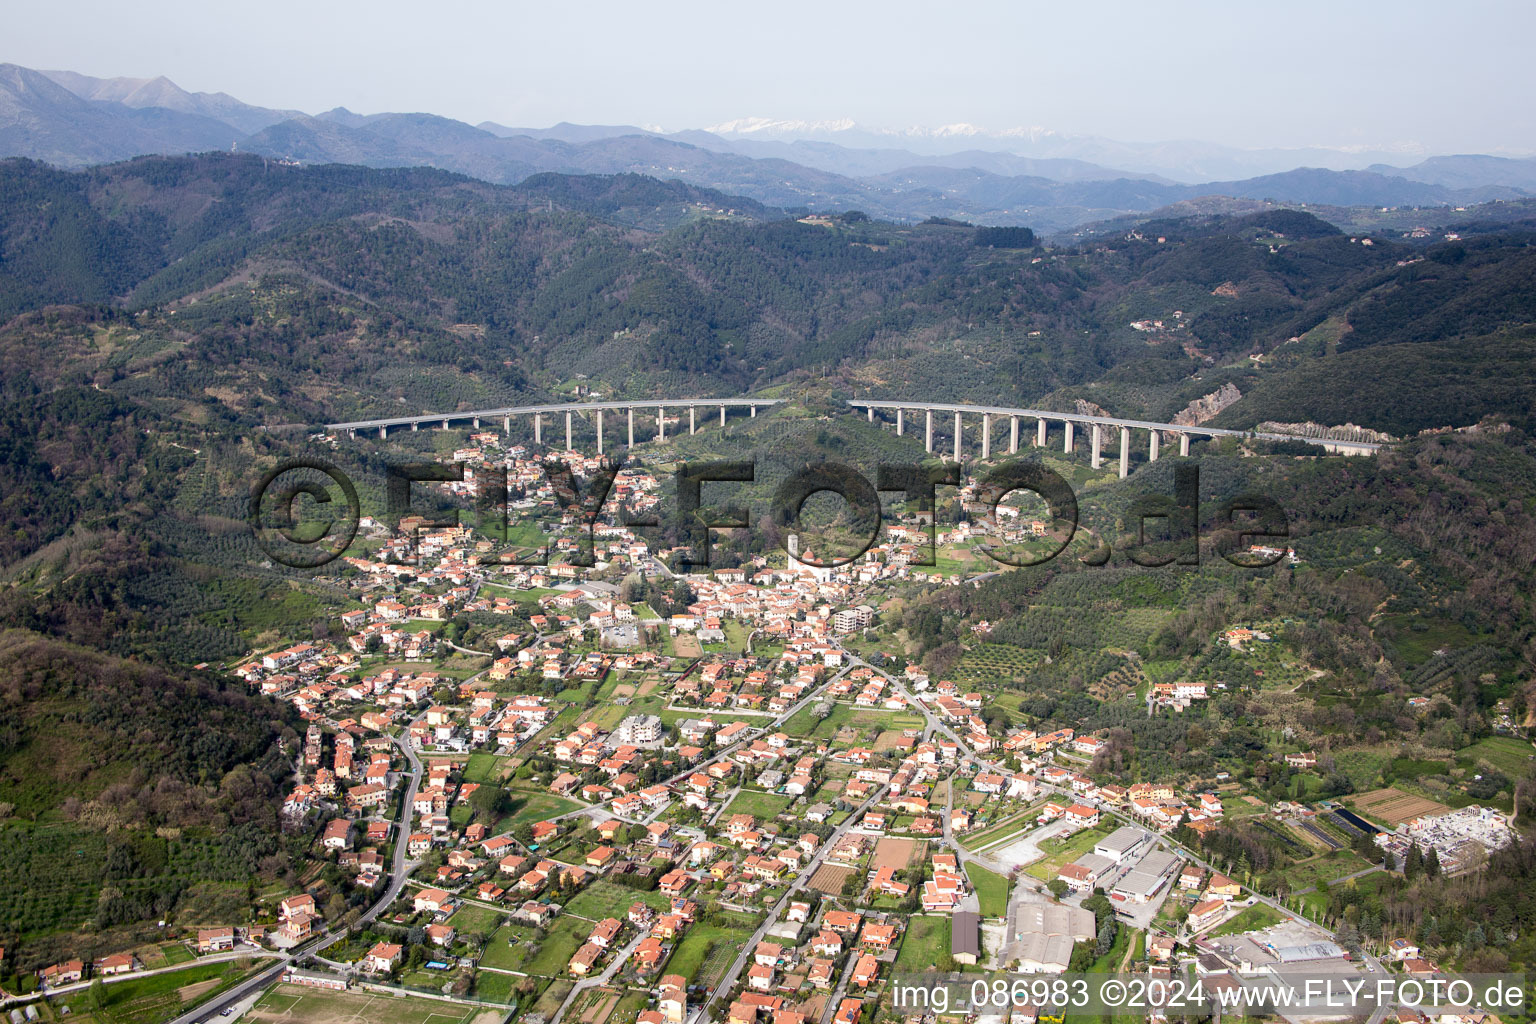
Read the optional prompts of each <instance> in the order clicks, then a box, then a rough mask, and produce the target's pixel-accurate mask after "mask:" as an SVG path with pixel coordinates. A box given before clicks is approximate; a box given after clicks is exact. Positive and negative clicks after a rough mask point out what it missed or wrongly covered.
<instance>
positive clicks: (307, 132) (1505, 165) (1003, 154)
mask: <svg viewBox="0 0 1536 1024" xmlns="http://www.w3.org/2000/svg"><path fill="white" fill-rule="evenodd" d="M984 146H996V147H997V148H995V149H987V148H978V147H984ZM230 148H235V149H238V150H241V151H245V152H252V153H257V154H260V155H263V156H267V157H272V158H279V159H285V160H293V161H299V162H301V163H306V164H312V163H348V164H360V165H364V166H369V167H399V166H431V167H438V168H442V169H445V170H450V171H456V172H459V173H462V174H466V175H469V176H471V177H475V178H479V179H482V180H484V181H489V182H493V183H497V184H515V183H517V182H520V181H522V180H524V179H526V178H527V177H529V176H530V175H533V174H537V173H540V172H546V171H555V172H560V173H566V174H614V173H637V174H645V175H650V176H653V177H657V178H661V179H664V180H667V179H676V180H679V181H682V182H685V183H687V184H690V185H695V186H700V187H705V188H711V189H718V190H721V191H723V192H727V193H731V194H736V195H741V196H745V197H748V198H750V199H753V200H756V201H758V202H760V203H763V204H766V205H769V206H774V207H780V208H783V209H788V210H797V209H808V210H825V209H851V208H857V209H862V210H864V211H865V212H867V213H869V214H871V215H873V216H877V217H882V218H887V219H891V220H897V221H913V220H922V219H924V218H928V217H948V218H955V219H962V220H970V221H974V222H977V223H986V224H1028V225H1030V226H1032V227H1035V228H1037V229H1042V230H1047V231H1055V230H1062V229H1066V228H1071V227H1075V226H1077V225H1081V224H1085V223H1090V222H1095V221H1100V220H1106V219H1110V218H1113V217H1117V216H1122V215H1125V214H1131V213H1144V212H1148V211H1151V210H1155V209H1158V208H1161V207H1164V206H1167V205H1169V204H1172V203H1178V202H1182V201H1187V200H1190V199H1195V198H1198V197H1202V196H1209V195H1222V196H1230V197H1233V198H1238V199H1270V200H1276V201H1280V202H1289V203H1316V204H1328V205H1334V206H1444V205H1464V204H1471V203H1480V202H1489V201H1493V200H1498V199H1519V198H1524V197H1526V196H1528V195H1533V194H1536V159H1509V158H1504V157H1496V156H1481V155H1474V156H1439V157H1431V158H1429V159H1427V160H1424V161H1422V162H1420V163H1418V164H1415V165H1414V166H1411V167H1395V166H1392V165H1390V164H1386V163H1379V162H1378V163H1372V164H1370V165H1369V166H1366V167H1363V168H1361V167H1348V166H1341V165H1343V164H1348V163H1350V162H1358V161H1360V160H1362V159H1373V158H1374V157H1375V156H1386V154H1342V153H1340V152H1338V151H1332V150H1293V151H1278V150H1273V151H1245V150H1237V149H1232V148H1230V147H1220V146H1212V145H1209V144H1204V143H1166V144H1155V145H1153V144H1148V145H1139V144H1125V143H1115V142H1112V141H1110V140H1103V139H1092V138H1088V137H1074V136H1063V135H1059V134H1056V133H1052V132H1047V131H1043V130H1016V131H1012V132H1002V133H987V132H983V131H982V130H980V129H975V128H973V127H971V126H968V125H951V126H947V127H946V128H942V129H933V130H916V129H913V130H908V131H903V132H877V131H869V130H865V129H862V128H860V127H859V126H857V125H854V124H853V123H852V122H828V123H801V122H774V121H764V120H762V119H747V120H742V121H735V122H730V123H728V124H723V125H717V126H715V128H714V129H713V130H711V131H702V130H693V131H684V132H677V133H670V134H664V133H659V132H655V131H647V130H645V129H642V128H638V127H634V126H628V125H608V126H605V125H574V124H558V125H555V126H554V127H552V128H543V129H532V128H516V127H507V126H504V125H498V124H494V123H490V122H486V123H483V124H480V125H469V124H465V123H464V122H461V121H455V120H452V119H450V118H445V117H439V116H436V115H433V114H425V113H409V114H401V113H385V114H373V115H362V114H356V113H353V112H352V111H349V110H346V109H344V108H339V107H338V108H336V109H334V110H329V111H326V112H325V113H322V114H319V115H314V116H311V115H309V114H305V113H303V112H301V111H295V110H272V109H268V108H264V107H256V106H252V105H250V104H246V103H242V102H240V101H239V100H237V99H235V98H234V97H232V96H229V95H226V94H224V93H191V92H187V91H185V90H183V89H181V88H180V87H178V86H177V85H176V84H175V83H173V82H171V81H170V80H169V79H166V78H163V77H161V78H152V79H139V78H93V77H90V76H88V75H82V74H78V73H75V72H72V71H34V70H31V69H28V68H23V67H20V66H17V65H14V64H3V65H0V157H7V156H25V157H30V158H32V159H36V160H40V161H44V162H46V163H50V164H54V165H57V166H61V167H82V166H88V165H92V164H99V163H106V162H111V161H116V160H123V159H127V158H130V157H134V156H139V155H144V154H177V153H186V152H202V151H208V150H228V149H230ZM1287 160H1290V161H1307V162H1313V163H1318V164H1324V165H1325V166H1321V167H1311V166H1308V167H1296V165H1295V163H1294V162H1293V163H1289V164H1287V163H1285V162H1284V161H1287ZM1328 165H1331V166H1328ZM1287 166H1289V167H1291V168H1294V169H1288V170H1279V171H1276V168H1284V167H1287ZM1257 170H1263V171H1264V173H1261V174H1259V175H1258V176H1247V175H1250V174H1252V173H1254V172H1255V171H1257ZM1202 172H1213V173H1202ZM1215 173H1226V174H1228V175H1231V176H1230V177H1225V178H1221V179H1218V180H1211V178H1212V177H1213V176H1214V174H1215ZM1191 174H1194V175H1196V177H1195V178H1193V179H1192V178H1191Z"/></svg>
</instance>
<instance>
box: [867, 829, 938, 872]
mask: <svg viewBox="0 0 1536 1024" xmlns="http://www.w3.org/2000/svg"><path fill="white" fill-rule="evenodd" d="M927 856H928V844H927V843H925V842H923V841H922V840H919V839H892V838H889V837H887V838H885V839H882V840H880V841H879V842H878V843H876V844H875V861H874V863H873V864H872V865H871V867H873V868H874V869H875V870H877V871H878V870H879V869H880V868H885V867H891V868H896V869H897V870H900V869H902V868H905V867H910V866H911V865H913V864H920V863H922V861H923V860H924V859H925V858H926V857H927Z"/></svg>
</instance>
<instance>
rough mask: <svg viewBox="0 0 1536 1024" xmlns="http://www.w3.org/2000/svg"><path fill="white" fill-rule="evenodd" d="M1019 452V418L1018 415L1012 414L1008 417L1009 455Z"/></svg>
mask: <svg viewBox="0 0 1536 1024" xmlns="http://www.w3.org/2000/svg"><path fill="white" fill-rule="evenodd" d="M1018 453H1019V418H1018V417H1017V416H1010V417H1008V454H1009V455H1017V454H1018Z"/></svg>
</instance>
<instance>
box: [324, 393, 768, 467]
mask: <svg viewBox="0 0 1536 1024" xmlns="http://www.w3.org/2000/svg"><path fill="white" fill-rule="evenodd" d="M784 401H785V400H784V399H782V398H680V399H663V400H652V401H643V402H575V403H570V402H567V403H562V404H559V405H519V406H510V407H508V408H504V409H475V410H472V411H469V412H450V413H431V414H429V415H426V416H397V417H393V418H391V419H377V420H354V421H353V422H351V423H327V424H326V426H325V429H326V430H345V431H347V432H348V433H349V434H350V435H351V436H352V437H356V436H357V432H358V431H359V430H377V431H378V432H379V437H380V438H385V437H388V436H389V431H390V429H391V428H399V427H409V428H410V429H412V430H420V429H421V428H422V426H423V425H426V426H429V427H439V428H441V429H443V430H447V429H448V427H449V425H450V424H452V423H468V424H469V426H470V427H471V428H472V429H475V430H478V429H480V421H481V420H488V421H490V422H493V423H494V422H495V421H496V420H501V427H502V432H503V433H507V434H510V433H511V432H512V420H513V418H514V417H517V418H519V419H520V418H522V417H524V416H531V417H533V441H534V443H535V444H543V443H544V417H545V416H558V415H560V414H562V413H564V414H565V447H566V450H567V451H569V450H570V449H571V441H572V432H571V427H572V418H573V417H574V416H575V415H576V414H577V413H591V414H592V421H593V424H594V426H595V427H596V428H597V453H598V454H599V455H601V454H603V414H604V413H605V412H622V413H624V414H625V425H626V427H627V430H628V439H629V445H630V447H633V446H634V443H635V410H637V409H638V410H640V411H641V412H651V411H652V410H654V411H655V414H656V440H658V441H665V440H666V439H667V410H668V409H686V410H687V411H688V433H690V434H693V433H697V432H698V429H699V417H698V411H699V410H700V409H704V410H706V412H713V411H714V410H715V409H719V410H720V425H721V426H722V427H723V426H725V411H726V410H727V409H746V410H747V414H748V415H749V416H752V417H756V416H757V410H758V409H759V408H765V407H767V406H771V405H782V404H783V403H784ZM677 419H678V422H679V428H681V421H682V415H681V413H679V414H678V416H677Z"/></svg>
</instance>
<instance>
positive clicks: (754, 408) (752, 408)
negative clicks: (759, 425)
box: [747, 405, 757, 420]
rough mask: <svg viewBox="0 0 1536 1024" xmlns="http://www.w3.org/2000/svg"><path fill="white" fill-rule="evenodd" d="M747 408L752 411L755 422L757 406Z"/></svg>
mask: <svg viewBox="0 0 1536 1024" xmlns="http://www.w3.org/2000/svg"><path fill="white" fill-rule="evenodd" d="M747 408H748V409H750V410H751V411H752V418H753V419H754V420H755V419H757V406H755V405H749V406H747Z"/></svg>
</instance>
